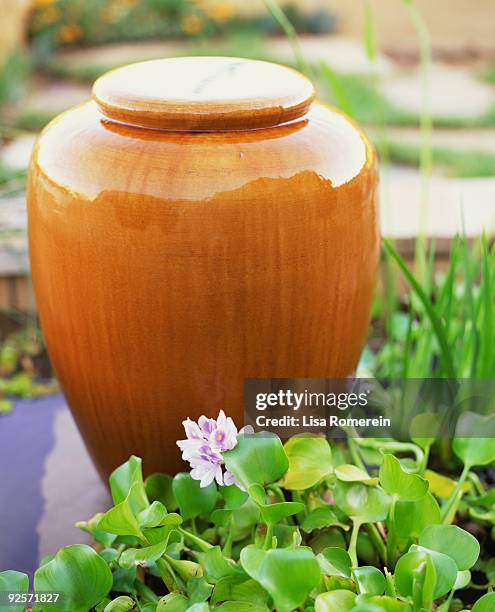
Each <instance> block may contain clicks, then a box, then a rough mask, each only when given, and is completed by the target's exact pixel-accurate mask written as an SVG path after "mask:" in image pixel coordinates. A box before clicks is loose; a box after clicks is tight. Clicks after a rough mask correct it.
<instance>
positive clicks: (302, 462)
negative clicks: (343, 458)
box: [283, 436, 333, 491]
mask: <svg viewBox="0 0 495 612" xmlns="http://www.w3.org/2000/svg"><path fill="white" fill-rule="evenodd" d="M285 452H286V453H287V457H288V459H289V469H288V471H287V473H286V475H285V477H284V481H283V485H284V487H285V488H286V489H289V490H296V491H299V490H304V489H309V488H310V487H313V486H314V485H315V484H316V483H317V482H319V481H320V480H322V479H323V478H325V477H326V476H328V475H329V474H331V473H332V471H333V466H332V451H331V449H330V445H329V444H328V442H327V440H326V439H325V438H316V437H307V436H294V437H293V438H290V440H288V441H287V442H286V443H285Z"/></svg>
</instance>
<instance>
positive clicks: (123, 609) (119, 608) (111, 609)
mask: <svg viewBox="0 0 495 612" xmlns="http://www.w3.org/2000/svg"><path fill="white" fill-rule="evenodd" d="M133 608H134V600H133V599H132V598H131V597H127V595H121V596H120V597H117V599H114V600H113V601H111V602H110V603H109V604H107V605H106V606H105V610H104V612H128V611H129V610H132V609H133Z"/></svg>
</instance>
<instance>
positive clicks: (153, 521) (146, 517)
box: [138, 501, 182, 529]
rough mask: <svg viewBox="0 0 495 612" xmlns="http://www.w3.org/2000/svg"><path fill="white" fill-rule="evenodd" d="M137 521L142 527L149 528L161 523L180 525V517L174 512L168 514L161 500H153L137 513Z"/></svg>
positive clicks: (161, 524) (158, 525)
mask: <svg viewBox="0 0 495 612" xmlns="http://www.w3.org/2000/svg"><path fill="white" fill-rule="evenodd" d="M138 522H139V525H140V527H141V528H142V529H151V528H153V527H160V526H163V525H180V524H181V523H182V517H181V516H180V515H179V514H176V513H175V512H171V513H170V514H168V513H167V509H166V508H165V506H164V505H163V504H162V503H161V502H159V501H154V502H153V503H152V504H151V506H150V507H149V508H146V510H143V511H142V512H140V513H139V516H138Z"/></svg>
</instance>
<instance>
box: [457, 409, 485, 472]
mask: <svg viewBox="0 0 495 612" xmlns="http://www.w3.org/2000/svg"><path fill="white" fill-rule="evenodd" d="M464 436H466V437H464ZM494 438H495V416H493V415H491V416H486V417H483V416H480V415H478V414H476V413H474V412H465V413H464V414H462V415H461V416H460V417H459V420H458V421H457V427H456V434H455V438H454V440H453V441H452V448H453V450H454V453H455V454H456V455H457V456H458V457H459V459H461V460H462V462H463V463H464V464H465V465H469V466H470V467H472V466H474V465H488V464H489V463H491V462H492V461H495V444H494Z"/></svg>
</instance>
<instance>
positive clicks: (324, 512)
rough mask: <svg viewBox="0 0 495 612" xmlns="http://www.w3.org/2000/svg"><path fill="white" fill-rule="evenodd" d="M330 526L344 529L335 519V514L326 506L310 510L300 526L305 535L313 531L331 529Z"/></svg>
mask: <svg viewBox="0 0 495 612" xmlns="http://www.w3.org/2000/svg"><path fill="white" fill-rule="evenodd" d="M332 525H338V526H341V527H344V525H342V523H341V522H340V521H339V519H338V518H337V516H336V514H335V513H334V512H333V511H332V510H330V508H328V507H327V506H323V507H321V508H315V509H314V510H311V512H309V513H308V514H307V515H306V516H305V517H304V520H303V522H302V524H301V529H302V530H303V531H305V532H306V533H311V532H312V531H314V530H315V529H322V528H323V527H331V526H332Z"/></svg>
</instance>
